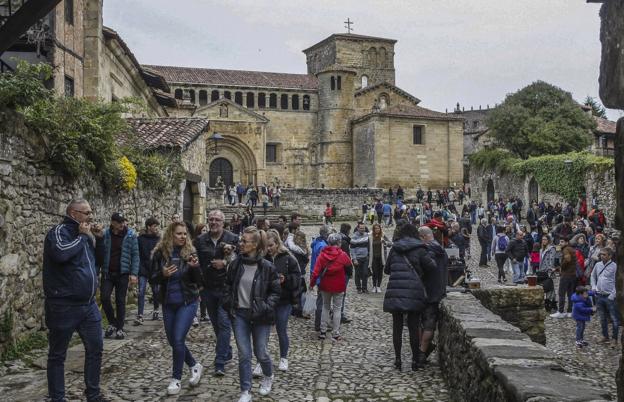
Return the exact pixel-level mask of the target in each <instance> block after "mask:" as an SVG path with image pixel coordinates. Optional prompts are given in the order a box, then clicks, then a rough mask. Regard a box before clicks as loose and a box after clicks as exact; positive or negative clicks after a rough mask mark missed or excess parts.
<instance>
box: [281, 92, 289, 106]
mask: <svg viewBox="0 0 624 402" xmlns="http://www.w3.org/2000/svg"><path fill="white" fill-rule="evenodd" d="M280 107H281V108H282V109H288V95H286V94H282V97H281V99H280Z"/></svg>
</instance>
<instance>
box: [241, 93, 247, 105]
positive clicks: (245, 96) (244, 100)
mask: <svg viewBox="0 0 624 402" xmlns="http://www.w3.org/2000/svg"><path fill="white" fill-rule="evenodd" d="M241 106H242V107H247V92H243V104H242V105H241Z"/></svg>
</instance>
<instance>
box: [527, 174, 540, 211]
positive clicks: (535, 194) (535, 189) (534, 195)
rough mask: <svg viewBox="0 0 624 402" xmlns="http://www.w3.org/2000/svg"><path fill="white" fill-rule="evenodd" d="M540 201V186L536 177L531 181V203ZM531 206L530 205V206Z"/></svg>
mask: <svg viewBox="0 0 624 402" xmlns="http://www.w3.org/2000/svg"><path fill="white" fill-rule="evenodd" d="M538 201H539V186H538V185H537V180H535V177H531V180H530V181H529V203H531V202H538ZM529 205H530V204H529Z"/></svg>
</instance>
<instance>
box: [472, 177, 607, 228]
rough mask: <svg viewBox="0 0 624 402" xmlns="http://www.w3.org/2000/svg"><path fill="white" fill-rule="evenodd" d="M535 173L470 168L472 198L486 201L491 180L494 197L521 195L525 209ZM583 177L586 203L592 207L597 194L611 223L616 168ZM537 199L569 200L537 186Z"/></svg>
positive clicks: (484, 203)
mask: <svg viewBox="0 0 624 402" xmlns="http://www.w3.org/2000/svg"><path fill="white" fill-rule="evenodd" d="M532 178H533V177H532V176H516V175H513V174H503V175H501V174H500V173H498V172H496V171H484V170H482V169H476V168H471V169H470V188H471V191H472V198H473V199H474V200H476V201H477V202H481V203H483V205H486V204H487V200H488V193H487V191H488V190H487V186H488V181H489V180H492V183H493V185H494V199H496V200H498V198H499V197H502V198H503V199H509V198H510V197H520V198H522V200H523V209H524V210H525V211H526V207H527V205H528V204H529V200H530V199H531V198H532V197H531V196H530V193H529V183H530V182H531V179H532ZM581 180H583V186H584V187H585V191H586V194H587V205H588V206H591V202H592V197H595V199H596V202H597V204H598V206H599V207H600V208H602V209H603V211H604V213H605V216H606V218H607V221H608V223H609V225H613V223H614V221H615V204H616V198H615V171H614V170H613V169H611V170H608V171H606V172H605V173H596V172H592V171H590V172H587V174H586V175H585V177H584V178H582V179H581ZM537 195H538V199H539V200H540V201H541V200H544V201H545V202H550V203H551V204H552V205H555V203H557V202H559V203H561V204H562V205H565V204H566V202H567V200H566V199H565V198H564V197H563V196H561V195H559V194H556V193H548V192H543V191H542V190H541V188H539V185H538V194H537Z"/></svg>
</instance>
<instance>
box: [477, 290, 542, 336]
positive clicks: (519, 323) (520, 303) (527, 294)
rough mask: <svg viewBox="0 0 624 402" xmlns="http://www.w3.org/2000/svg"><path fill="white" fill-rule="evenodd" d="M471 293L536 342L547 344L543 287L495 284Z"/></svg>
mask: <svg viewBox="0 0 624 402" xmlns="http://www.w3.org/2000/svg"><path fill="white" fill-rule="evenodd" d="M472 294H473V295H474V296H475V297H476V298H477V299H479V301H480V302H481V304H483V306H485V307H486V308H487V309H488V310H490V311H492V312H493V313H494V314H498V315H500V316H501V318H502V319H503V320H505V321H507V322H508V323H510V324H511V325H513V326H515V327H518V328H519V329H520V331H522V332H523V333H525V334H527V335H528V336H529V338H531V340H532V341H533V342H537V343H541V344H542V345H546V334H545V333H544V319H545V318H546V310H544V289H543V288H542V287H541V286H533V287H524V286H517V287H509V286H495V287H490V288H487V289H475V290H473V291H472Z"/></svg>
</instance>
